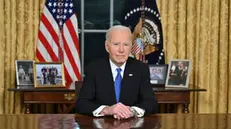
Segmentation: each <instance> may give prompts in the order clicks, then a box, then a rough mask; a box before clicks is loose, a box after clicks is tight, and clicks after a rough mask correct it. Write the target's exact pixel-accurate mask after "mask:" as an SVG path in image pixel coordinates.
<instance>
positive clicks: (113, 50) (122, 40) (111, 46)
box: [105, 30, 132, 66]
mask: <svg viewBox="0 0 231 129" xmlns="http://www.w3.org/2000/svg"><path fill="white" fill-rule="evenodd" d="M109 36H110V37H109V40H107V41H106V43H105V48H106V50H107V52H108V53H109V57H110V59H111V60H112V62H113V63H115V64H116V65H117V66H121V65H123V64H124V63H125V62H126V61H127V59H128V56H129V54H130V53H131V47H132V39H131V34H130V32H129V31H127V30H113V31H111V32H110V35H109Z"/></svg>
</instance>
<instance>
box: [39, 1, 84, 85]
mask: <svg viewBox="0 0 231 129" xmlns="http://www.w3.org/2000/svg"><path fill="white" fill-rule="evenodd" d="M73 7H74V4H73V1H72V0H47V1H46V3H45V5H44V8H43V13H42V15H41V18H40V28H39V32H38V43H37V48H36V57H37V59H38V60H39V61H40V62H63V63H64V73H65V81H66V87H68V88H71V89H74V82H75V81H77V80H81V72H80V71H81V66H80V48H79V37H78V22H77V17H76V14H75V12H74V8H73Z"/></svg>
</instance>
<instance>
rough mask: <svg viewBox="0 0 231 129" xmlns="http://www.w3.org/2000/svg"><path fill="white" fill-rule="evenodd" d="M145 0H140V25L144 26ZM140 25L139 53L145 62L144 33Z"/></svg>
mask: <svg viewBox="0 0 231 129" xmlns="http://www.w3.org/2000/svg"><path fill="white" fill-rule="evenodd" d="M144 7H145V0H141V20H142V27H143V26H144V18H145V10H144ZM142 27H141V36H142V38H141V39H142V51H141V54H140V60H141V61H142V62H144V63H147V61H146V59H145V53H144V48H145V43H144V37H143V36H144V34H143V31H142Z"/></svg>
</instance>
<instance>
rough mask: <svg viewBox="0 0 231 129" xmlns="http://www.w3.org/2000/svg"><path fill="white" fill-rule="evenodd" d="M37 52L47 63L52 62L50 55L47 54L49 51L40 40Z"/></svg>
mask: <svg viewBox="0 0 231 129" xmlns="http://www.w3.org/2000/svg"><path fill="white" fill-rule="evenodd" d="M37 50H38V51H39V52H40V54H41V56H42V58H43V59H44V60H46V61H52V59H51V57H50V55H49V53H48V52H47V49H46V48H45V47H44V45H43V44H42V43H41V41H40V40H38V45H37ZM38 59H40V58H38Z"/></svg>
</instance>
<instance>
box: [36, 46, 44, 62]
mask: <svg viewBox="0 0 231 129" xmlns="http://www.w3.org/2000/svg"><path fill="white" fill-rule="evenodd" d="M36 56H37V58H38V60H40V61H41V62H45V59H44V58H43V56H42V55H41V53H40V52H39V50H38V49H36Z"/></svg>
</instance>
